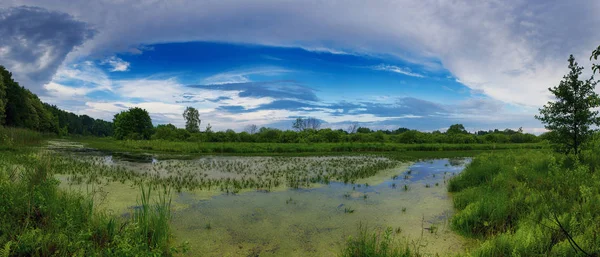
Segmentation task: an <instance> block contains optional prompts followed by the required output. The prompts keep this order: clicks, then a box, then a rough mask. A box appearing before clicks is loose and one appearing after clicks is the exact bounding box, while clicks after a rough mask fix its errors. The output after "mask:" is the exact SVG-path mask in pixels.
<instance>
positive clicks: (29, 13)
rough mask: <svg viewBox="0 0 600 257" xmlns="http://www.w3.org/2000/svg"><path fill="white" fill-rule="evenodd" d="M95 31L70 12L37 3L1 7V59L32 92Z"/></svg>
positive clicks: (44, 82)
mask: <svg viewBox="0 0 600 257" xmlns="http://www.w3.org/2000/svg"><path fill="white" fill-rule="evenodd" d="M93 34H94V31H93V30H92V29H90V28H89V27H88V25H87V24H86V23H84V22H81V21H78V20H75V19H74V18H73V17H72V16H70V15H68V14H65V13H62V12H54V11H48V10H46V9H42V8H37V7H25V6H23V7H14V8H6V9H0V35H1V36H0V49H1V50H0V63H1V64H2V65H4V66H6V68H7V69H9V70H10V71H12V72H13V74H14V76H15V79H16V80H17V81H20V82H21V83H22V85H26V86H27V87H28V88H29V89H31V90H32V91H33V92H35V93H41V92H42V90H40V87H41V86H42V85H44V84H46V83H47V82H48V81H50V79H51V78H52V76H53V75H54V74H55V72H56V70H57V69H58V67H59V66H60V64H61V63H62V62H63V60H64V59H65V57H66V56H67V54H69V53H70V52H71V51H72V50H73V49H74V48H75V47H77V46H79V45H81V44H82V43H83V42H85V41H86V40H87V39H89V38H91V37H92V36H93Z"/></svg>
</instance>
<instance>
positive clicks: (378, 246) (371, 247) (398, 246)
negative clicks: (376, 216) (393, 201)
mask: <svg viewBox="0 0 600 257" xmlns="http://www.w3.org/2000/svg"><path fill="white" fill-rule="evenodd" d="M339 256H340V257H365V256H369V257H411V256H421V255H420V254H419V252H418V251H416V250H411V248H410V246H409V245H408V243H404V244H402V243H400V242H398V241H397V240H396V239H395V237H394V232H393V229H392V228H390V227H388V228H387V229H385V230H370V229H369V228H368V227H367V226H365V225H363V224H361V225H360V226H359V229H358V233H357V235H356V236H354V237H353V236H351V237H349V238H348V240H347V241H346V245H345V247H344V248H343V249H342V251H341V253H340V254H339Z"/></svg>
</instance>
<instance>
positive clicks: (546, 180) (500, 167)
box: [448, 147, 600, 256]
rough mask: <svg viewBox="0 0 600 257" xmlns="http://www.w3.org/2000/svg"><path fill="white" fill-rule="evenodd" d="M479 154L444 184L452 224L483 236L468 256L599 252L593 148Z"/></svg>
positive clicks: (598, 187)
mask: <svg viewBox="0 0 600 257" xmlns="http://www.w3.org/2000/svg"><path fill="white" fill-rule="evenodd" d="M591 149H593V150H586V151H584V153H583V154H582V155H581V156H579V157H577V156H565V155H562V154H556V153H553V152H550V151H528V152H512V153H501V154H496V153H488V154H482V155H480V156H478V157H477V158H475V160H474V161H473V162H472V163H471V164H470V165H469V166H468V167H467V168H466V169H465V171H464V172H463V173H462V174H460V175H459V176H457V177H455V178H453V179H451V180H450V183H449V187H448V188H449V191H450V192H453V202H454V206H455V208H456V209H457V213H456V214H455V215H454V217H453V218H452V221H451V222H452V228H453V229H454V230H455V231H456V232H458V233H460V234H462V235H464V236H466V237H470V238H474V239H477V240H479V241H480V243H479V244H478V245H477V246H475V247H474V248H473V249H472V250H471V251H470V255H471V256H598V255H599V254H600V236H599V235H598V234H599V232H600V204H598V203H600V177H599V175H598V172H597V170H598V168H599V167H600V166H599V164H600V162H598V161H599V159H598V156H599V155H598V150H597V149H598V148H597V147H592V148H591Z"/></svg>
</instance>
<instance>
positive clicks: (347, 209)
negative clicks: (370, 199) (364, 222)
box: [344, 207, 354, 213]
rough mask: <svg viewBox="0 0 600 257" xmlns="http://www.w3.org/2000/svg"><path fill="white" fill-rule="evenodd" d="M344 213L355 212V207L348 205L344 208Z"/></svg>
mask: <svg viewBox="0 0 600 257" xmlns="http://www.w3.org/2000/svg"><path fill="white" fill-rule="evenodd" d="M344 213H354V209H352V208H351V207H346V208H344Z"/></svg>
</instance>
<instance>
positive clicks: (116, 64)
mask: <svg viewBox="0 0 600 257" xmlns="http://www.w3.org/2000/svg"><path fill="white" fill-rule="evenodd" d="M101 64H107V65H110V66H111V67H112V69H111V70H110V71H113V72H115V71H128V70H129V65H130V63H128V62H126V61H123V59H121V58H119V57H116V56H111V57H109V58H106V59H104V60H103V61H102V62H101Z"/></svg>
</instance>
